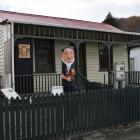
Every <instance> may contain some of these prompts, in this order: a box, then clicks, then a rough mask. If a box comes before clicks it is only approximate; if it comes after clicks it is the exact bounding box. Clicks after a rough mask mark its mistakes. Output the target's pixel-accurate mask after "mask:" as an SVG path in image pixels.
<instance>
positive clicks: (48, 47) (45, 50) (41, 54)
mask: <svg viewBox="0 0 140 140" xmlns="http://www.w3.org/2000/svg"><path fill="white" fill-rule="evenodd" d="M35 69H36V72H38V73H51V72H54V42H53V40H44V39H37V40H35Z"/></svg>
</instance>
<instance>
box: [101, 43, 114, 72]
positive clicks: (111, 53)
mask: <svg viewBox="0 0 140 140" xmlns="http://www.w3.org/2000/svg"><path fill="white" fill-rule="evenodd" d="M101 47H103V49H104V47H106V48H105V51H104V52H103V53H107V54H106V56H107V58H101V51H102V50H101ZM98 52H99V71H108V70H109V63H108V62H109V60H108V59H109V54H108V46H107V45H106V44H104V43H102V42H99V43H98ZM103 57H105V55H104V56H103ZM106 59H107V61H106V63H105V64H102V63H103V60H106ZM103 65H104V66H105V65H107V67H104V68H103ZM110 65H111V70H113V45H111V47H110Z"/></svg>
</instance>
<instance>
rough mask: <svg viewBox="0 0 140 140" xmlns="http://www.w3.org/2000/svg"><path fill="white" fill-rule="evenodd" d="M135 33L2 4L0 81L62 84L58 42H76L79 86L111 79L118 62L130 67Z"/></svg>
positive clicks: (22, 86)
mask: <svg viewBox="0 0 140 140" xmlns="http://www.w3.org/2000/svg"><path fill="white" fill-rule="evenodd" d="M139 39H140V34H138V33H129V32H124V31H121V30H119V29H117V28H115V27H112V26H110V25H107V24H104V23H95V22H91V21H82V20H75V19H66V18H58V17H49V16H42V15H32V14H25V13H17V12H10V11H2V10H0V76H1V84H2V86H3V87H12V88H14V89H15V90H16V91H17V92H18V93H35V92H36V93H42V92H46V91H50V90H51V87H52V85H61V79H60V74H61V57H60V54H61V48H62V47H63V46H64V45H68V44H70V45H73V46H74V47H75V52H76V64H77V78H78V80H77V87H78V88H80V87H85V86H86V85H85V84H84V83H85V81H91V82H99V83H104V84H114V71H115V66H116V64H123V65H124V66H125V67H124V71H125V72H129V48H131V46H134V40H139ZM81 81H82V82H81Z"/></svg>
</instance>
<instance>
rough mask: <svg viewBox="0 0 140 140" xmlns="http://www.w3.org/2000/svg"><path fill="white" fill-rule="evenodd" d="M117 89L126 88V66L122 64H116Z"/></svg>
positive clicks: (115, 82)
mask: <svg viewBox="0 0 140 140" xmlns="http://www.w3.org/2000/svg"><path fill="white" fill-rule="evenodd" d="M114 80H115V81H114V84H115V85H114V86H115V88H117V89H118V88H124V87H125V64H124V63H121V64H118V63H116V64H115V78H114Z"/></svg>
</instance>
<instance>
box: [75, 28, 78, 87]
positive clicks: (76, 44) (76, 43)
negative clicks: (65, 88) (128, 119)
mask: <svg viewBox="0 0 140 140" xmlns="http://www.w3.org/2000/svg"><path fill="white" fill-rule="evenodd" d="M75 46H76V56H77V58H76V64H77V67H76V73H77V88H78V86H79V82H78V79H79V75H78V73H79V40H78V30H76V42H75Z"/></svg>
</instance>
